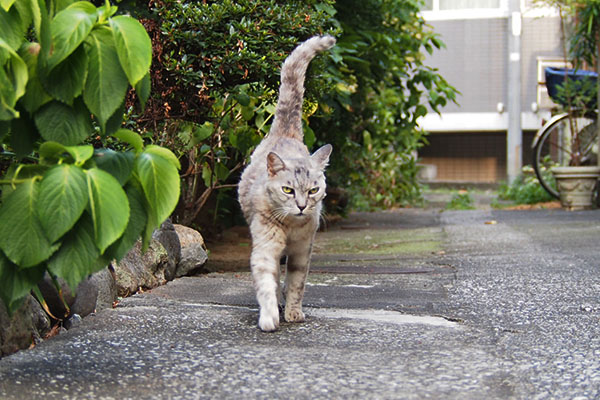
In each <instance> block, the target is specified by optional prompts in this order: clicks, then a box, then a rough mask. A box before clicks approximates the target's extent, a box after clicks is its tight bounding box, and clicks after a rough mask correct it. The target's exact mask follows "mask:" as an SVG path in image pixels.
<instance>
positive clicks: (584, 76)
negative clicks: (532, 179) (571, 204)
mask: <svg viewBox="0 0 600 400" xmlns="http://www.w3.org/2000/svg"><path fill="white" fill-rule="evenodd" d="M545 75H546V87H547V88H548V94H549V95H550V97H551V98H552V100H553V101H554V102H555V103H557V104H559V105H561V106H562V107H563V108H564V107H566V104H565V99H564V98H561V94H560V92H563V91H565V90H567V89H566V88H567V87H570V90H571V91H572V92H571V96H577V95H578V96H580V97H581V98H582V99H585V100H586V101H580V102H579V103H578V104H580V105H581V107H585V108H584V109H572V110H571V112H570V113H562V114H558V115H555V116H553V117H552V118H551V119H550V120H549V121H548V122H546V123H545V124H544V126H542V128H541V129H540V130H539V131H538V132H537V133H536V135H535V138H534V140H533V143H532V148H533V169H534V170H535V174H536V176H537V178H538V180H539V181H540V184H541V185H542V187H543V188H544V189H546V191H547V192H548V193H550V194H551V195H552V196H553V197H555V198H559V194H558V190H557V189H556V183H555V181H554V176H553V175H552V173H551V172H550V168H552V167H554V166H567V165H570V164H571V163H572V161H573V160H574V159H576V160H577V164H576V165H582V166H583V165H597V162H598V138H597V135H598V133H597V119H598V117H597V111H594V110H595V109H596V104H595V103H596V101H595V100H596V96H595V87H596V86H595V82H596V79H597V74H596V73H594V72H591V71H582V70H573V69H564V68H552V67H547V68H546V69H545ZM586 85H587V86H586ZM563 95H564V94H563ZM582 95H583V96H582ZM586 96H587V99H586ZM580 100H581V99H580ZM569 106H570V104H569Z"/></svg>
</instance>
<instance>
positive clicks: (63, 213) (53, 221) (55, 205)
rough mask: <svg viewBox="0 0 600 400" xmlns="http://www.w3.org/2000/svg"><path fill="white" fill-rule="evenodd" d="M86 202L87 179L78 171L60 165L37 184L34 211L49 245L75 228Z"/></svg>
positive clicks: (66, 165) (77, 168)
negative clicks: (35, 209)
mask: <svg viewBox="0 0 600 400" xmlns="http://www.w3.org/2000/svg"><path fill="white" fill-rule="evenodd" d="M87 203H88V193H87V184H86V177H85V173H84V172H83V170H82V169H81V168H79V167H76V166H73V165H69V164H61V165H57V166H56V167H54V168H52V169H50V170H49V171H48V172H47V173H46V174H45V176H44V178H43V179H42V181H41V182H40V190H39V194H38V198H37V207H36V208H37V209H38V214H39V219H40V222H41V224H42V227H43V228H44V231H45V232H46V236H47V237H48V239H49V240H50V242H51V243H54V242H56V241H57V240H58V239H59V238H60V237H61V236H63V235H64V234H65V233H66V232H67V231H68V230H70V229H71V228H72V227H73V226H74V225H75V223H76V222H77V220H78V219H79V218H80V217H81V214H82V213H83V210H84V209H85V206H86V205H87Z"/></svg>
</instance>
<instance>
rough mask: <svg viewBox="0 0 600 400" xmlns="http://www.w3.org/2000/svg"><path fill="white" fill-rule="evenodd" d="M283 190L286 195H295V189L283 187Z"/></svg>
mask: <svg viewBox="0 0 600 400" xmlns="http://www.w3.org/2000/svg"><path fill="white" fill-rule="evenodd" d="M281 190H283V193H285V194H294V189H292V188H291V187H289V186H282V187H281Z"/></svg>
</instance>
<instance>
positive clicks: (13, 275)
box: [0, 0, 179, 318]
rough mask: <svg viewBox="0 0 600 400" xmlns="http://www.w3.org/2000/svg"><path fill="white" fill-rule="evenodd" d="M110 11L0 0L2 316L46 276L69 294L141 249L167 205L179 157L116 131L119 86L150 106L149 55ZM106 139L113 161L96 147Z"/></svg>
mask: <svg viewBox="0 0 600 400" xmlns="http://www.w3.org/2000/svg"><path fill="white" fill-rule="evenodd" d="M116 11H117V9H116V7H113V6H111V5H110V4H109V3H108V2H107V3H106V4H105V5H103V6H101V7H95V6H94V5H92V4H91V3H89V2H72V1H66V0H62V1H57V2H53V1H48V2H47V3H46V2H44V1H43V0H39V1H34V0H12V1H11V0H2V1H0V140H1V145H2V147H1V148H0V150H1V152H0V157H1V159H2V164H3V170H4V171H3V177H2V179H1V180H0V185H1V190H2V197H1V202H0V221H2V222H1V224H0V298H1V299H2V301H3V302H4V304H5V305H6V307H7V309H8V311H9V312H12V311H14V310H15V309H16V308H17V307H18V306H19V305H20V304H21V302H22V300H23V298H24V297H25V296H26V295H27V294H28V293H29V292H30V291H31V290H33V291H34V293H36V294H38V296H39V290H38V289H37V283H38V282H39V281H40V280H41V279H42V278H43V276H44V274H46V273H48V274H49V275H50V276H51V277H52V278H53V279H54V281H56V278H57V277H59V278H63V279H64V280H65V281H66V282H67V283H68V284H69V285H70V286H71V288H75V287H76V286H77V284H78V282H79V281H81V280H82V279H83V278H85V277H86V276H88V275H89V274H90V273H92V272H94V271H97V270H99V269H101V268H103V267H105V266H106V265H107V264H108V263H109V262H110V261H111V260H113V259H120V258H121V257H123V256H124V255H125V254H126V252H127V251H128V250H129V249H130V248H131V247H132V246H133V244H134V243H135V241H136V240H137V239H138V237H140V236H142V238H143V240H144V243H145V244H147V243H148V241H149V240H150V238H151V235H152V232H153V230H154V229H155V228H156V227H157V226H158V225H159V224H160V223H161V222H162V221H163V220H165V219H166V218H167V217H168V216H169V215H170V214H171V212H172V211H173V209H174V207H175V205H176V204H177V201H178V198H179V174H178V171H177V169H178V167H179V162H178V160H177V158H176V157H175V156H174V155H173V153H171V152H170V151H169V150H168V149H166V148H162V147H159V146H156V145H148V146H145V145H144V141H143V140H142V138H141V137H140V136H139V135H138V134H137V133H135V132H133V131H130V130H127V129H123V128H121V123H122V121H123V112H124V104H125V96H126V93H127V91H128V88H129V87H134V88H135V91H136V93H137V95H138V98H140V99H141V100H142V102H143V101H144V100H145V99H147V98H148V96H149V91H150V87H149V75H148V70H149V67H150V63H151V51H152V49H151V42H150V38H149V37H148V35H147V33H146V31H145V30H144V28H143V26H142V25H141V24H140V23H139V22H138V21H137V20H135V19H133V18H131V17H129V16H117V15H115V13H116ZM109 140H111V141H114V142H115V143H116V144H117V145H118V146H117V147H120V148H121V149H123V151H115V150H112V149H108V148H106V147H104V146H103V143H106V142H107V141H109ZM91 142H94V143H95V144H96V148H94V146H92V144H89V143H91ZM86 143H88V144H86ZM40 301H41V302H42V304H43V300H42V299H40ZM57 317H58V318H61V317H62V316H57Z"/></svg>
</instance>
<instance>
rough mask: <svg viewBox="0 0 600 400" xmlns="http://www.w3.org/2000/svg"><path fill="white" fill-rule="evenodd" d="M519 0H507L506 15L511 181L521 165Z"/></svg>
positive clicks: (508, 170) (509, 167) (507, 168)
mask: <svg viewBox="0 0 600 400" xmlns="http://www.w3.org/2000/svg"><path fill="white" fill-rule="evenodd" d="M520 3H521V1H520V0H509V15H508V99H507V100H508V101H507V103H508V132H507V135H506V172H507V175H508V182H509V183H512V182H513V181H514V180H515V178H517V176H518V175H519V174H520V173H521V167H522V166H523V131H522V130H521V21H522V16H521V4H520Z"/></svg>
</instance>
